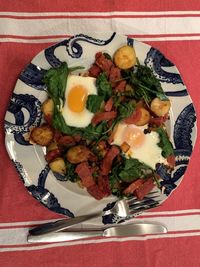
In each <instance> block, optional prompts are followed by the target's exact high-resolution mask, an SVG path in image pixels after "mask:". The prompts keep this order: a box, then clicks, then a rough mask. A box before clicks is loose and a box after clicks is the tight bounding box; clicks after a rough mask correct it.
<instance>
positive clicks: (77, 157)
mask: <svg viewBox="0 0 200 267" xmlns="http://www.w3.org/2000/svg"><path fill="white" fill-rule="evenodd" d="M91 155H92V152H91V151H90V150H89V148H87V147H86V146H84V145H78V146H73V147H71V148H70V149H69V150H68V151H67V153H66V158H67V160H68V161H69V162H71V163H74V164H77V163H80V162H83V161H87V160H88V159H89V157H90V156H91Z"/></svg>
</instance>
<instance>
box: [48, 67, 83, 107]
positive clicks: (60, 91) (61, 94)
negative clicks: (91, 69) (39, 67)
mask: <svg viewBox="0 0 200 267" xmlns="http://www.w3.org/2000/svg"><path fill="white" fill-rule="evenodd" d="M82 68H83V67H79V66H78V67H73V68H68V65H67V63H66V62H62V63H61V65H60V66H59V67H58V68H50V69H49V70H47V72H46V73H45V75H44V79H43V81H44V83H45V84H46V86H47V92H48V95H49V96H50V97H51V98H52V99H53V101H54V103H55V104H56V105H57V106H59V107H60V106H62V104H63V103H64V102H65V89H66V84H67V77H68V75H69V73H71V72H72V71H75V70H78V69H82Z"/></svg>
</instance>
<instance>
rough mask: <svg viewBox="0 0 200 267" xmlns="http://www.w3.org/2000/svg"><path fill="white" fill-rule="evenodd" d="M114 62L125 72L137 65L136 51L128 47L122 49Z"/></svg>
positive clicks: (115, 56) (117, 53) (118, 51)
mask: <svg viewBox="0 0 200 267" xmlns="http://www.w3.org/2000/svg"><path fill="white" fill-rule="evenodd" d="M114 62H115V65H116V66H117V67H119V68H120V69H123V70H126V69H129V68H131V67H133V66H134V65H135V63H136V54H135V49H134V48H133V47H131V46H128V45H125V46H122V47H120V48H119V49H118V50H117V51H116V52H115V54H114Z"/></svg>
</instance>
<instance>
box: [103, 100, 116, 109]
mask: <svg viewBox="0 0 200 267" xmlns="http://www.w3.org/2000/svg"><path fill="white" fill-rule="evenodd" d="M113 104H114V103H113V98H112V97H111V98H109V99H108V101H107V102H106V104H105V107H104V109H105V111H111V110H112V107H113Z"/></svg>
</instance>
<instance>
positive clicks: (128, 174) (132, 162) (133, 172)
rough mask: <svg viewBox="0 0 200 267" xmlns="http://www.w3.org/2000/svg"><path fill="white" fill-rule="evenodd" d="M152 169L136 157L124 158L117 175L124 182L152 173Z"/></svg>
mask: <svg viewBox="0 0 200 267" xmlns="http://www.w3.org/2000/svg"><path fill="white" fill-rule="evenodd" d="M152 172H153V170H152V169H151V168H150V167H149V166H148V165H146V164H144V163H142V162H140V161H139V160H138V159H134V158H129V159H126V158H124V168H123V169H122V170H121V171H120V172H119V177H120V178H121V180H122V181H124V182H133V181H134V180H137V179H138V178H145V177H146V176H147V175H149V174H152Z"/></svg>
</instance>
